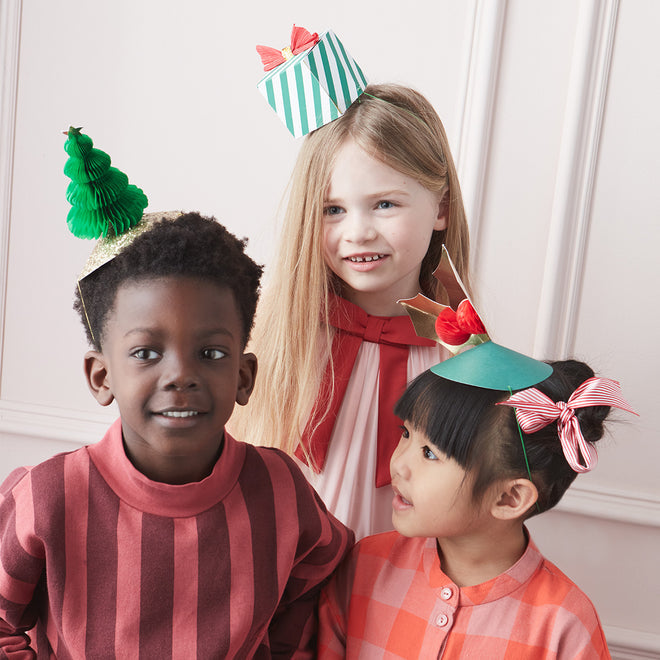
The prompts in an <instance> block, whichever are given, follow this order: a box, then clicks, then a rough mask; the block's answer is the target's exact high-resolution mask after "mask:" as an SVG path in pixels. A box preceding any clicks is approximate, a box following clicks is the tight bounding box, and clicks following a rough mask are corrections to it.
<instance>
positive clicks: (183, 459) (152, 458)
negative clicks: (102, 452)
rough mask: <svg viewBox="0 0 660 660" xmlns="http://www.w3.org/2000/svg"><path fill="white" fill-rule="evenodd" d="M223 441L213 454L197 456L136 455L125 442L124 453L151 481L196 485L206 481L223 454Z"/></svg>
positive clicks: (172, 484)
mask: <svg viewBox="0 0 660 660" xmlns="http://www.w3.org/2000/svg"><path fill="white" fill-rule="evenodd" d="M223 444H224V436H223V441H222V442H221V443H220V446H219V447H218V449H217V450H216V451H214V453H213V454H211V453H209V454H208V455H200V454H195V455H193V456H175V455H173V456H162V455H161V454H157V453H151V452H148V453H147V454H146V455H136V454H135V452H132V451H131V450H130V449H129V447H128V446H127V445H126V442H124V451H125V452H126V456H127V457H128V460H129V461H130V462H131V463H132V464H133V466H134V467H135V468H136V469H137V470H138V471H139V472H142V474H143V475H144V476H145V477H147V478H148V479H151V481H158V482H160V483H164V484H170V485H171V486H180V485H183V484H190V483H195V482H198V481H202V480H203V479H206V477H208V476H209V475H210V474H211V472H213V468H214V467H215V464H216V463H217V461H218V458H219V457H220V454H221V453H222V447H223Z"/></svg>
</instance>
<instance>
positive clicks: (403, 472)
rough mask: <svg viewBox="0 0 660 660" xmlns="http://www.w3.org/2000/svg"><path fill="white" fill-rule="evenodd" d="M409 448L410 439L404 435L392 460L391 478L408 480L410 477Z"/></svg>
mask: <svg viewBox="0 0 660 660" xmlns="http://www.w3.org/2000/svg"><path fill="white" fill-rule="evenodd" d="M407 447H408V438H405V437H404V436H403V435H402V436H401V439H400V440H399V444H398V445H397V446H396V449H395V450H394V453H393V454H392V458H391V459H390V476H391V477H392V479H394V477H399V478H401V479H408V477H410V467H409V465H408V456H407V452H406V449H407Z"/></svg>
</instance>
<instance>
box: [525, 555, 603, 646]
mask: <svg viewBox="0 0 660 660" xmlns="http://www.w3.org/2000/svg"><path fill="white" fill-rule="evenodd" d="M524 600H525V601H526V602H528V603H530V604H531V605H532V606H533V607H535V608H538V612H539V615H542V616H543V617H547V615H548V612H549V611H550V610H552V611H553V615H552V618H553V635H554V636H555V637H556V638H558V639H561V638H566V639H569V638H570V639H572V640H573V643H574V644H578V643H579V640H582V643H584V645H585V648H586V647H591V646H593V647H597V648H607V646H606V642H605V634H604V632H603V629H602V626H601V623H600V619H599V617H598V613H597V612H596V608H595V607H594V604H593V603H592V602H591V600H590V599H589V597H588V596H587V595H586V594H585V593H584V592H583V591H582V590H581V589H580V588H579V587H578V586H577V585H576V584H575V582H573V580H571V579H570V578H569V577H568V576H567V575H566V574H565V573H563V572H562V571H561V570H560V569H559V568H557V566H555V565H554V564H553V563H552V562H550V561H548V560H547V559H546V558H545V557H543V558H542V561H541V563H540V565H539V568H538V570H537V571H536V572H535V573H534V575H533V576H532V578H531V579H530V580H529V581H528V583H527V584H526V585H525V594H524ZM531 616H532V617H534V615H533V614H531Z"/></svg>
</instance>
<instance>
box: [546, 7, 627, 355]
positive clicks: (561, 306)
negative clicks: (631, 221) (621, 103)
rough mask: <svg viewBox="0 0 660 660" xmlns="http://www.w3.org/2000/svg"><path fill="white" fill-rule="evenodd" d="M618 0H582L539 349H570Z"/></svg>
mask: <svg viewBox="0 0 660 660" xmlns="http://www.w3.org/2000/svg"><path fill="white" fill-rule="evenodd" d="M618 7H619V0H581V1H580V5H579V9H578V18H577V26H576V37H575V43H574V46H573V61H572V68H571V72H570V77H569V82H568V94H567V100H566V111H565V114H564V127H563V132H562V139H561V145H560V151H559V161H558V167H557V182H556V185H555V194H554V201H553V207H552V214H551V218H550V229H549V234H548V247H547V251H546V262H545V269H544V273H543V285H542V288H541V296H540V300H539V311H538V316H537V322H536V336H535V341H534V355H535V356H540V357H544V356H547V355H553V356H555V357H556V358H557V359H560V358H561V357H562V356H566V355H568V354H570V353H571V352H572V350H573V344H574V340H575V331H576V323H577V310H578V306H579V303H580V294H581V285H582V275H583V270H584V259H585V253H586V245H587V238H588V232H589V224H590V221H591V204H592V196H593V185H594V179H595V175H596V165H597V160H598V148H599V144H600V136H601V126H602V118H603V111H604V108H605V100H606V96H607V83H608V79H609V72H610V62H611V58H612V48H613V43H614V33H615V30H616V21H617V14H618Z"/></svg>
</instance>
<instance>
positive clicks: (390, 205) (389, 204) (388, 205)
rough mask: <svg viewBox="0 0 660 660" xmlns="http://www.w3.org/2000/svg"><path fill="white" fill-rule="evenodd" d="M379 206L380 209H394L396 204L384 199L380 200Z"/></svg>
mask: <svg viewBox="0 0 660 660" xmlns="http://www.w3.org/2000/svg"><path fill="white" fill-rule="evenodd" d="M378 208H379V209H393V208H394V204H393V203H392V202H388V201H385V200H383V201H382V202H378Z"/></svg>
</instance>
